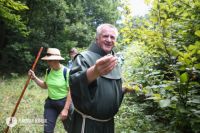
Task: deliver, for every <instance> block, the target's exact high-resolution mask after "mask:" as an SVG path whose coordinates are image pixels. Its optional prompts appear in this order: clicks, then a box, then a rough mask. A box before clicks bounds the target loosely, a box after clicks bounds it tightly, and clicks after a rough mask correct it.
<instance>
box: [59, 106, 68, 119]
mask: <svg viewBox="0 0 200 133" xmlns="http://www.w3.org/2000/svg"><path fill="white" fill-rule="evenodd" d="M68 110H69V109H65V108H64V109H63V110H62V111H61V113H60V119H61V120H62V121H63V120H65V119H67V116H68Z"/></svg>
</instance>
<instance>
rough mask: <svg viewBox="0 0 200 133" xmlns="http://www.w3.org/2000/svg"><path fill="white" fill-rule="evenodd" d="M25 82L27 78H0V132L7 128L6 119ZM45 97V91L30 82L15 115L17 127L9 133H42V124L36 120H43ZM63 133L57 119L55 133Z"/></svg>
mask: <svg viewBox="0 0 200 133" xmlns="http://www.w3.org/2000/svg"><path fill="white" fill-rule="evenodd" d="M26 80H27V76H20V77H19V76H13V77H12V78H9V79H3V78H0V90H1V92H0V101H1V102H0V132H3V131H4V129H5V128H6V127H7V125H6V118H8V117H10V116H11V114H12V112H13V110H14V107H15V104H16V103H17V100H18V98H19V96H20V94H21V92H22V90H23V88H24V85H25V82H26ZM46 97H47V90H45V89H41V88H39V87H38V86H37V85H36V84H35V83H34V82H33V81H30V83H29V85H28V87H27V89H26V92H25V94H24V96H23V98H22V100H21V102H20V104H19V106H18V110H17V112H16V114H15V117H16V118H17V120H18V122H17V125H16V126H14V127H13V128H12V129H10V131H11V130H12V133H42V132H43V123H42V122H39V121H37V120H40V119H43V111H44V102H45V99H46ZM64 132H65V131H64V128H63V125H62V123H61V122H60V120H59V119H58V122H57V125H56V128H55V133H64Z"/></svg>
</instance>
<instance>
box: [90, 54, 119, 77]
mask: <svg viewBox="0 0 200 133" xmlns="http://www.w3.org/2000/svg"><path fill="white" fill-rule="evenodd" d="M116 65H117V57H115V56H112V55H106V56H104V57H102V58H100V59H98V60H97V61H96V64H95V66H94V73H96V74H98V76H100V75H105V74H108V73H109V72H111V71H112V70H113V69H114V68H115V66H116Z"/></svg>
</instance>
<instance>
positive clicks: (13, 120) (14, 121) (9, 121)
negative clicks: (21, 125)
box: [6, 117, 17, 128]
mask: <svg viewBox="0 0 200 133" xmlns="http://www.w3.org/2000/svg"><path fill="white" fill-rule="evenodd" d="M6 124H7V125H8V126H9V127H11V128H12V127H14V126H15V125H17V118H16V117H8V118H6Z"/></svg>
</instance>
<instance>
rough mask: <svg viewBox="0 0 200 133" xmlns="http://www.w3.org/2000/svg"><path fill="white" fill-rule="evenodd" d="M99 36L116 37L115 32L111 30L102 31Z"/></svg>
mask: <svg viewBox="0 0 200 133" xmlns="http://www.w3.org/2000/svg"><path fill="white" fill-rule="evenodd" d="M101 34H102V35H112V36H116V33H115V30H114V29H112V28H107V29H103V30H102V33H101Z"/></svg>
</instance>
